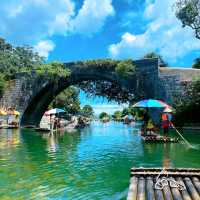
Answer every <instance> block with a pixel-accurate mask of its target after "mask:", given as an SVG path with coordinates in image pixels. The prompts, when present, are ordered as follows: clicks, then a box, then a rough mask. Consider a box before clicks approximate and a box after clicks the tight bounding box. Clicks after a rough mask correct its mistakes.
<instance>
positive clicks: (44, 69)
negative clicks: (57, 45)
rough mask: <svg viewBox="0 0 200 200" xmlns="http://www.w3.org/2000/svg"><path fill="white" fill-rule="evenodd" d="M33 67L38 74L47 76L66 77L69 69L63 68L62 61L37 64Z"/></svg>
mask: <svg viewBox="0 0 200 200" xmlns="http://www.w3.org/2000/svg"><path fill="white" fill-rule="evenodd" d="M34 69H35V70H36V73H37V74H38V75H40V76H46V77H49V78H61V77H68V76H69V75H70V70H69V69H67V68H65V67H64V64H63V63H60V62H55V61H54V62H51V63H48V64H41V65H37V66H35V68H34Z"/></svg>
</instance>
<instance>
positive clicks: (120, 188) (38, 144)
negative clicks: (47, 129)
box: [0, 122, 200, 200]
mask: <svg viewBox="0 0 200 200" xmlns="http://www.w3.org/2000/svg"><path fill="white" fill-rule="evenodd" d="M184 136H185V137H186V139H188V140H189V141H190V142H191V143H192V144H194V145H195V147H197V148H195V149H188V148H186V146H185V145H184V144H182V143H178V144H172V143H171V144H144V143H143V141H142V140H141V137H140V135H139V130H138V129H137V128H136V127H135V126H127V125H124V124H122V123H115V122H110V123H107V124H102V123H99V122H93V123H92V124H91V126H89V127H87V128H85V129H83V130H81V131H80V132H75V133H57V134H54V135H53V136H49V135H48V134H41V133H36V132H35V131H33V130H30V129H20V130H5V129H4V130H0V199H1V200H2V199H3V200H4V199H5V200H7V199H14V200H19V199H20V200H21V199H25V200H28V199H39V200H43V199H44V200H61V199H63V200H71V199H75V200H78V199H84V200H85V199H88V200H90V199H91V200H96V199H101V200H119V199H125V197H126V193H127V190H128V185H129V175H130V168H131V167H133V166H134V167H141V166H143V167H163V166H166V165H169V164H170V166H171V167H194V168H197V167H200V149H199V148H198V147H199V144H200V134H198V133H192V132H189V131H188V132H187V133H185V134H184Z"/></svg>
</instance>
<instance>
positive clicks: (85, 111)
mask: <svg viewBox="0 0 200 200" xmlns="http://www.w3.org/2000/svg"><path fill="white" fill-rule="evenodd" d="M81 112H82V113H83V114H84V115H86V116H88V117H92V116H93V115H94V111H93V108H92V106H90V105H85V106H83V108H82V110H81Z"/></svg>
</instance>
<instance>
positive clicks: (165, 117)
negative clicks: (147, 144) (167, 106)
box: [162, 113, 168, 121]
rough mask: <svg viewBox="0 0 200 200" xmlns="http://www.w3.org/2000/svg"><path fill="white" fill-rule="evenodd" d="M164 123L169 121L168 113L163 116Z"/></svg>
mask: <svg viewBox="0 0 200 200" xmlns="http://www.w3.org/2000/svg"><path fill="white" fill-rule="evenodd" d="M162 121H168V115H167V114H166V113H163V114H162Z"/></svg>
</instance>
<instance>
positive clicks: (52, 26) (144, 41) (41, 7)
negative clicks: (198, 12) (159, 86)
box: [0, 0, 200, 67]
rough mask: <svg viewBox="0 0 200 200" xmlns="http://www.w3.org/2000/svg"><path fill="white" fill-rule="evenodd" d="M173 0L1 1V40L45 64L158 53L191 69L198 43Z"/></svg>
mask: <svg viewBox="0 0 200 200" xmlns="http://www.w3.org/2000/svg"><path fill="white" fill-rule="evenodd" d="M174 2H175V0H56V1H55V0H28V1H27V0H9V1H8V0H1V6H0V24H1V26H0V37H3V38H5V39H7V41H9V42H11V43H13V44H15V45H25V44H26V45H31V46H33V47H34V49H35V51H38V52H39V53H40V55H42V56H44V57H46V59H47V61H52V60H58V61H63V62H68V61H75V60H85V59H97V58H113V59H126V58H132V59H139V58H141V57H142V56H144V55H145V54H146V53H148V52H151V51H155V52H157V53H159V54H161V55H162V56H163V58H164V59H165V60H166V61H167V63H169V65H170V66H171V67H180V66H182V67H190V66H191V65H192V62H193V60H194V59H195V58H196V57H197V56H199V54H200V41H199V40H197V39H195V37H194V33H193V31H192V30H191V29H190V28H182V26H181V22H180V21H179V20H178V19H177V18H176V17H175V14H174V9H173V5H174Z"/></svg>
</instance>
